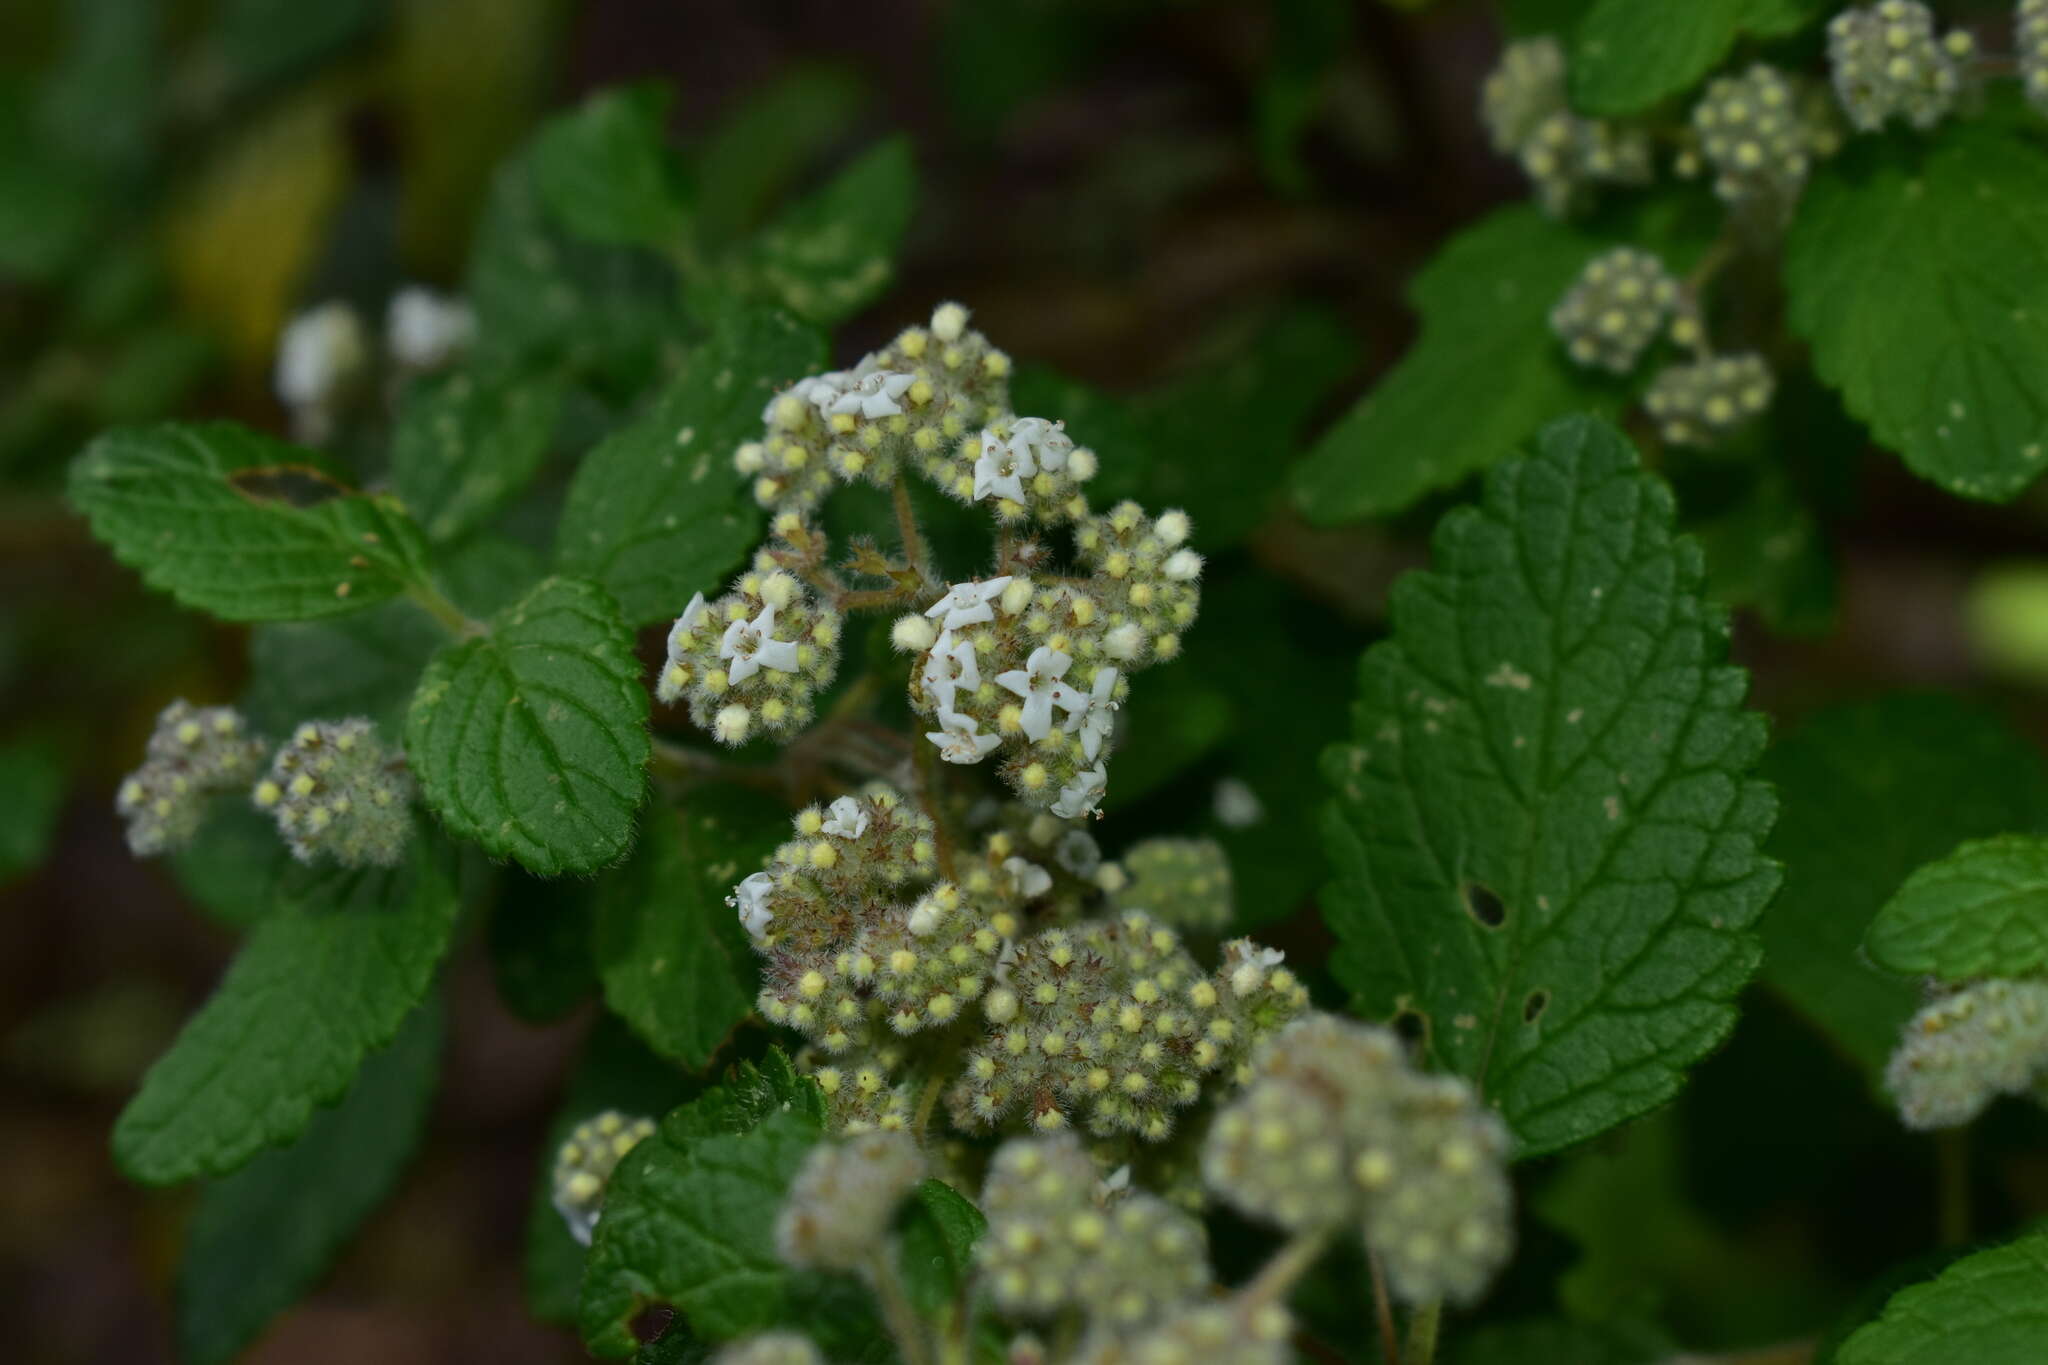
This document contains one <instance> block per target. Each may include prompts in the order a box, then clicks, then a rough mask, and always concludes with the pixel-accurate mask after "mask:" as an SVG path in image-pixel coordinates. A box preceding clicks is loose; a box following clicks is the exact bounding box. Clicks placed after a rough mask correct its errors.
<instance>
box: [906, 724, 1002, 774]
mask: <svg viewBox="0 0 2048 1365" xmlns="http://www.w3.org/2000/svg"><path fill="white" fill-rule="evenodd" d="M924 737H925V738H926V739H928V740H930V741H931V742H932V743H934V744H936V745H938V746H939V757H940V758H943V759H945V760H946V762H948V763H979V762H981V760H983V759H984V758H987V757H988V755H989V752H990V751H991V750H993V749H994V748H995V747H996V746H997V745H999V744H1001V743H1002V740H1000V739H998V738H996V737H995V736H994V735H984V734H983V733H981V727H980V726H979V725H977V724H975V721H974V717H972V716H963V715H961V714H960V713H959V712H958V711H941V712H939V728H938V729H936V730H927V731H925V733H924Z"/></svg>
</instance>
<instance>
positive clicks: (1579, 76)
mask: <svg viewBox="0 0 2048 1365" xmlns="http://www.w3.org/2000/svg"><path fill="white" fill-rule="evenodd" d="M1826 8H1827V0H1688V3H1686V4H1683V5H1645V4H1642V3H1641V2H1640V0H1595V3H1594V4H1593V6H1592V8H1591V9H1589V10H1587V11H1586V13H1585V15H1584V17H1582V18H1581V19H1580V20H1579V21H1578V24H1577V26H1576V27H1575V28H1574V30H1573V33H1572V46H1571V55H1570V62H1569V70H1570V79H1571V95H1572V104H1573V106H1574V107H1575V108H1577V109H1578V110H1579V111H1580V112H1581V113H1585V114H1593V115H1599V116H1602V117H1616V116H1620V115H1625V114H1637V113H1641V112H1642V111H1643V110H1645V109H1648V108H1649V107H1650V106H1652V105H1654V104H1657V103H1658V102H1660V101H1662V100H1664V99H1667V98H1669V97H1670V96H1672V95H1676V94H1679V93H1680V92H1682V91H1685V90H1689V89H1691V88H1692V87H1693V85H1694V84H1696V83H1697V82H1698V81H1699V80H1700V78H1701V77H1703V76H1705V75H1706V74H1707V73H1708V72H1709V71H1712V70H1713V69H1714V68H1715V67H1717V66H1719V65H1720V64H1721V63H1722V62H1723V61H1724V60H1725V59H1726V58H1727V56H1728V53H1729V52H1730V51H1731V50H1732V49H1733V48H1734V46H1735V40H1736V39H1737V38H1739V37H1742V36H1743V35H1744V34H1749V35H1753V36H1756V37H1780V36H1783V35H1784V34H1787V33H1791V32H1795V31H1796V30H1798V29H1800V28H1802V27H1804V26H1805V25H1806V24H1807V23H1809V22H1811V21H1813V20H1815V19H1818V18H1819V17H1820V15H1821V13H1822V11H1823V10H1825V9H1826Z"/></svg>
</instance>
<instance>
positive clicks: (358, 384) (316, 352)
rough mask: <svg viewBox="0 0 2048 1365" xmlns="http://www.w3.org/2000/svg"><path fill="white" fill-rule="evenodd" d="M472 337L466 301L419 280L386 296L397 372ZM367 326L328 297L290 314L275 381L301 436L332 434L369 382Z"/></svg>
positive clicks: (422, 369) (320, 438) (431, 363)
mask: <svg viewBox="0 0 2048 1365" xmlns="http://www.w3.org/2000/svg"><path fill="white" fill-rule="evenodd" d="M475 336H476V318H475V315H474V314H473V313H472V312H471V311H470V307H469V305H468V304H467V303H464V302H463V301H462V300H460V299H455V298H448V297H446V296H443V295H440V294H436V293H434V292H433V291H432V290H430V289H422V288H420V287H418V286H417V285H414V286H409V287H407V288H405V289H401V290H399V291H398V292H397V293H396V294H393V295H392V296H391V300H390V302H389V304H388V305H387V306H386V309H385V314H384V354H385V358H386V360H387V361H388V362H389V364H390V365H391V366H392V367H393V370H394V372H395V373H396V374H398V375H404V374H422V373H426V372H429V371H433V370H439V369H443V368H445V367H447V366H448V365H451V364H453V363H455V362H456V361H457V360H460V359H461V358H462V356H463V354H464V352H466V351H468V349H469V347H470V344H471V342H472V341H474V340H475ZM375 359H376V357H375V355H374V354H373V352H372V349H371V344H370V335H369V330H368V329H367V328H366V327H365V326H364V325H363V319H362V317H361V315H360V314H358V313H357V312H356V310H355V309H354V308H353V307H351V306H350V305H349V304H347V303H346V302H343V301H342V300H340V299H330V300H328V301H327V302H326V303H322V304H318V305H316V306H315V307H312V308H309V309H307V310H306V311H305V312H303V313H300V314H299V315H298V316H296V317H294V318H293V319H292V320H291V321H290V322H289V323H287V324H286V325H285V329H284V331H283V332H282V333H281V334H280V335H279V337H278V341H277V361H276V366H275V370H274V373H273V375H272V382H273V384H274V385H275V387H276V389H277V397H278V400H279V401H280V402H282V403H283V404H284V405H285V407H286V409H287V410H289V411H290V413H291V419H292V434H293V436H294V437H296V438H297V439H299V440H301V441H310V442H314V443H316V444H317V443H320V442H324V441H327V440H329V439H331V438H332V437H333V435H334V433H335V429H336V428H337V426H338V425H339V424H340V421H341V419H342V418H343V417H344V416H345V415H346V414H347V413H348V411H349V409H350V407H351V406H352V405H353V404H355V403H356V402H357V400H359V399H362V398H364V397H365V396H366V395H368V394H369V393H370V391H371V390H372V388H373V385H372V383H371V369H372V367H373V363H374V361H375Z"/></svg>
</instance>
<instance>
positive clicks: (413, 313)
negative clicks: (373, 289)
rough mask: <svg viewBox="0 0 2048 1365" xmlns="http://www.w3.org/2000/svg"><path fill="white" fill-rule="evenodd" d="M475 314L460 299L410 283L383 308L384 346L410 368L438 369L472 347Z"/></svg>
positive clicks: (392, 356) (398, 360)
mask: <svg viewBox="0 0 2048 1365" xmlns="http://www.w3.org/2000/svg"><path fill="white" fill-rule="evenodd" d="M475 336H476V315H475V314H474V313H472V312H470V310H469V305H468V304H466V303H464V302H463V301H462V300H461V299H454V298H447V297H444V296H442V295H440V294H436V293H435V292H434V291H433V290H431V289H422V288H420V287H419V286H418V285H409V286H407V287H406V288H404V289H401V290H399V291H398V292H397V293H396V294H393V295H392V296H391V302H390V304H389V305H388V306H387V307H386V308H385V310H384V345H385V347H386V348H387V349H388V350H389V351H390V352H391V358H392V359H393V360H396V361H397V362H398V363H399V364H400V365H401V366H403V367H404V368H406V369H408V370H438V369H440V368H441V367H442V366H443V365H446V364H447V363H448V362H449V361H451V360H453V359H455V357H456V356H458V355H460V354H461V353H462V352H463V351H466V350H468V349H469V343H470V342H471V341H472V340H473V339H474V338H475Z"/></svg>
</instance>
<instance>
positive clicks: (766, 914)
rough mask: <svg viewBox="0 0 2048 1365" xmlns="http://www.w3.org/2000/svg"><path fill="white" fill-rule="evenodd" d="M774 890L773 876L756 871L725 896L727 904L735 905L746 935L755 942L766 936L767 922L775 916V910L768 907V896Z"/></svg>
mask: <svg viewBox="0 0 2048 1365" xmlns="http://www.w3.org/2000/svg"><path fill="white" fill-rule="evenodd" d="M774 890H775V878H773V877H771V876H769V875H768V874H767V873H766V872H756V873H754V874H753V875H752V876H750V877H748V878H747V879H746V880H745V881H743V882H741V883H740V884H739V885H738V886H735V887H734V888H733V889H732V894H731V895H730V896H727V897H726V898H725V903H726V904H727V905H732V906H737V907H738V908H739V912H740V924H741V925H742V926H743V927H744V928H745V929H746V931H747V937H748V938H751V939H752V940H754V942H756V943H760V942H762V941H763V940H764V939H766V938H767V936H768V923H769V921H771V920H773V919H774V918H775V912H774V911H773V910H771V909H769V908H768V897H769V895H770V893H772V892H773V891H774Z"/></svg>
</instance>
